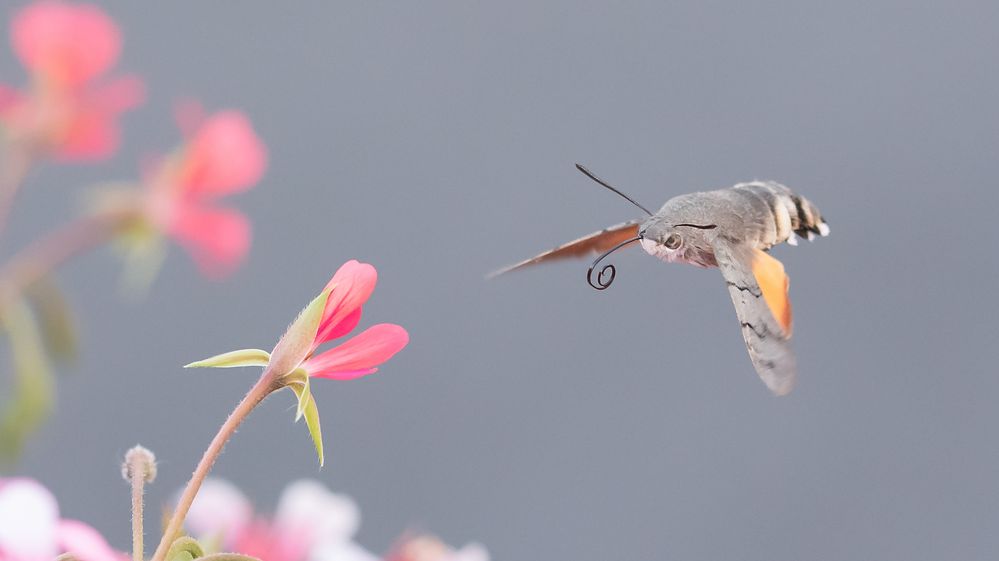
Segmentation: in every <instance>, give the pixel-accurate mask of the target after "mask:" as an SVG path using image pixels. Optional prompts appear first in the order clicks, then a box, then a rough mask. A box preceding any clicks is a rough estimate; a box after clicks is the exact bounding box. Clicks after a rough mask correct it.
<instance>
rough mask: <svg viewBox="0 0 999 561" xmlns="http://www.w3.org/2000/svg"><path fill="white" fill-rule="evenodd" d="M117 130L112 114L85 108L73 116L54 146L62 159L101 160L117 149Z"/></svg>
mask: <svg viewBox="0 0 999 561" xmlns="http://www.w3.org/2000/svg"><path fill="white" fill-rule="evenodd" d="M120 138H121V131H120V130H119V129H118V123H117V122H116V121H115V116H114V115H108V114H107V113H105V112H103V111H101V110H99V109H97V108H94V107H88V108H85V109H83V110H81V111H78V112H77V113H75V114H74V115H73V116H72V118H71V120H70V122H69V124H68V126H67V127H66V130H65V131H64V132H63V134H62V135H61V137H60V138H59V139H58V141H57V143H56V146H57V148H56V155H57V156H58V157H59V158H60V159H63V160H102V159H105V158H108V157H110V156H111V155H112V154H114V152H115V151H116V150H117V149H118V145H119V144H120Z"/></svg>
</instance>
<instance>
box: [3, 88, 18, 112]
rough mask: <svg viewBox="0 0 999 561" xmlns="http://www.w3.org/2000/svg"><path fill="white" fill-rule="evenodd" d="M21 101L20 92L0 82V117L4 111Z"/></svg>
mask: <svg viewBox="0 0 999 561" xmlns="http://www.w3.org/2000/svg"><path fill="white" fill-rule="evenodd" d="M20 102H21V92H19V91H17V90H15V89H14V88H10V87H7V86H5V85H3V84H0V118H3V115H4V113H6V112H7V111H8V110H10V109H11V108H13V107H14V106H15V105H17V104H18V103H20Z"/></svg>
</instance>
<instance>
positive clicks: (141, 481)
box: [121, 446, 156, 561]
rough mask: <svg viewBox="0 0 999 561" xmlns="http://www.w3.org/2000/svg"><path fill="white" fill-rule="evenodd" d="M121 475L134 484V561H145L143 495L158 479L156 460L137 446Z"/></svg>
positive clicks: (126, 458)
mask: <svg viewBox="0 0 999 561" xmlns="http://www.w3.org/2000/svg"><path fill="white" fill-rule="evenodd" d="M121 474H122V476H124V477H125V479H127V480H128V481H129V483H131V484H132V561H143V559H144V558H145V556H146V554H145V550H144V548H143V544H142V540H143V535H142V523H143V518H142V507H143V504H142V495H143V493H144V492H145V487H146V483H152V481H153V479H156V458H155V457H154V456H153V453H152V452H150V451H149V450H146V449H145V448H143V447H142V446H136V447H135V448H132V449H131V450H129V451H128V452H127V453H126V454H125V463H124V464H123V465H122V467H121Z"/></svg>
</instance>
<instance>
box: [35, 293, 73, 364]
mask: <svg viewBox="0 0 999 561" xmlns="http://www.w3.org/2000/svg"><path fill="white" fill-rule="evenodd" d="M25 295H26V296H27V298H28V299H29V301H30V302H31V305H32V307H33V308H34V310H35V314H36V316H37V317H38V325H39V327H40V328H41V335H42V341H43V342H44V344H45V348H46V350H48V352H49V354H50V355H52V357H54V358H56V359H58V360H61V361H63V362H68V361H71V360H73V359H74V358H76V350H77V336H76V321H74V319H73V313H72V309H71V308H70V306H69V302H67V301H66V298H65V297H64V296H63V294H62V291H61V290H59V287H58V286H56V284H55V283H54V282H52V281H50V280H48V279H41V280H39V281H37V282H35V283H34V284H32V285H31V286H30V287H29V288H28V290H27V291H26V292H25Z"/></svg>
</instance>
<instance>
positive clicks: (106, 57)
mask: <svg viewBox="0 0 999 561" xmlns="http://www.w3.org/2000/svg"><path fill="white" fill-rule="evenodd" d="M11 41H12V43H13V45H14V51H15V52H16V53H17V56H18V57H19V58H20V59H21V62H22V63H23V64H24V66H25V67H26V68H28V69H29V70H31V71H32V72H34V73H37V74H41V75H42V76H43V77H44V78H45V79H46V80H47V81H50V82H52V83H53V84H54V85H55V86H56V87H61V88H73V87H77V86H80V85H82V84H83V83H85V82H86V81H88V80H90V79H92V78H93V77H95V76H97V75H99V74H102V73H104V72H105V71H106V70H107V69H108V68H110V67H111V65H113V64H114V62H115V61H116V60H117V59H118V54H119V53H120V51H121V33H120V32H119V31H118V26H116V25H115V23H114V21H112V20H111V18H109V17H108V16H107V14H105V13H104V12H103V11H102V10H101V9H100V8H98V7H97V6H93V5H90V4H69V3H66V2H59V1H56V0H47V1H41V2H35V3H33V4H29V5H28V6H26V7H25V8H23V9H22V10H20V11H19V12H18V13H17V15H16V16H15V17H14V20H13V22H12V25H11Z"/></svg>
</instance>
